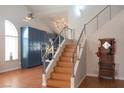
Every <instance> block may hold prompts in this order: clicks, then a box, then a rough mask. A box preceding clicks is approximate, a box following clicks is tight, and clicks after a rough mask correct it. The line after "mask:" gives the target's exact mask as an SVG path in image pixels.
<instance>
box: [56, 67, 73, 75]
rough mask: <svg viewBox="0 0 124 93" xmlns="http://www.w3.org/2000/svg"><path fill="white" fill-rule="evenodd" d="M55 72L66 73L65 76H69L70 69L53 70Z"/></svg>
mask: <svg viewBox="0 0 124 93" xmlns="http://www.w3.org/2000/svg"><path fill="white" fill-rule="evenodd" d="M55 72H57V73H67V74H71V72H72V71H71V69H65V68H64V69H62V68H55Z"/></svg>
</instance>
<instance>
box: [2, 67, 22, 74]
mask: <svg viewBox="0 0 124 93" xmlns="http://www.w3.org/2000/svg"><path fill="white" fill-rule="evenodd" d="M17 69H21V67H20V66H18V67H14V68H9V69H3V70H1V71H0V73H3V72H9V71H13V70H17Z"/></svg>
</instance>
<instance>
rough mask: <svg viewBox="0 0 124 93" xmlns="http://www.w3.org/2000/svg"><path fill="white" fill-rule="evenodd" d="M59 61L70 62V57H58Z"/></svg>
mask: <svg viewBox="0 0 124 93" xmlns="http://www.w3.org/2000/svg"><path fill="white" fill-rule="evenodd" d="M60 61H65V62H71V57H70V58H64V57H62V58H60Z"/></svg>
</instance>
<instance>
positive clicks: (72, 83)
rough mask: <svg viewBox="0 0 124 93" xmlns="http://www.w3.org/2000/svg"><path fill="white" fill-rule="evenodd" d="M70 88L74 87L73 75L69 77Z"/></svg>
mask: <svg viewBox="0 0 124 93" xmlns="http://www.w3.org/2000/svg"><path fill="white" fill-rule="evenodd" d="M71 88H74V77H71Z"/></svg>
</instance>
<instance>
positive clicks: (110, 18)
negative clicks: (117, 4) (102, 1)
mask: <svg viewBox="0 0 124 93" xmlns="http://www.w3.org/2000/svg"><path fill="white" fill-rule="evenodd" d="M109 17H110V20H111V5H110V6H109Z"/></svg>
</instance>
